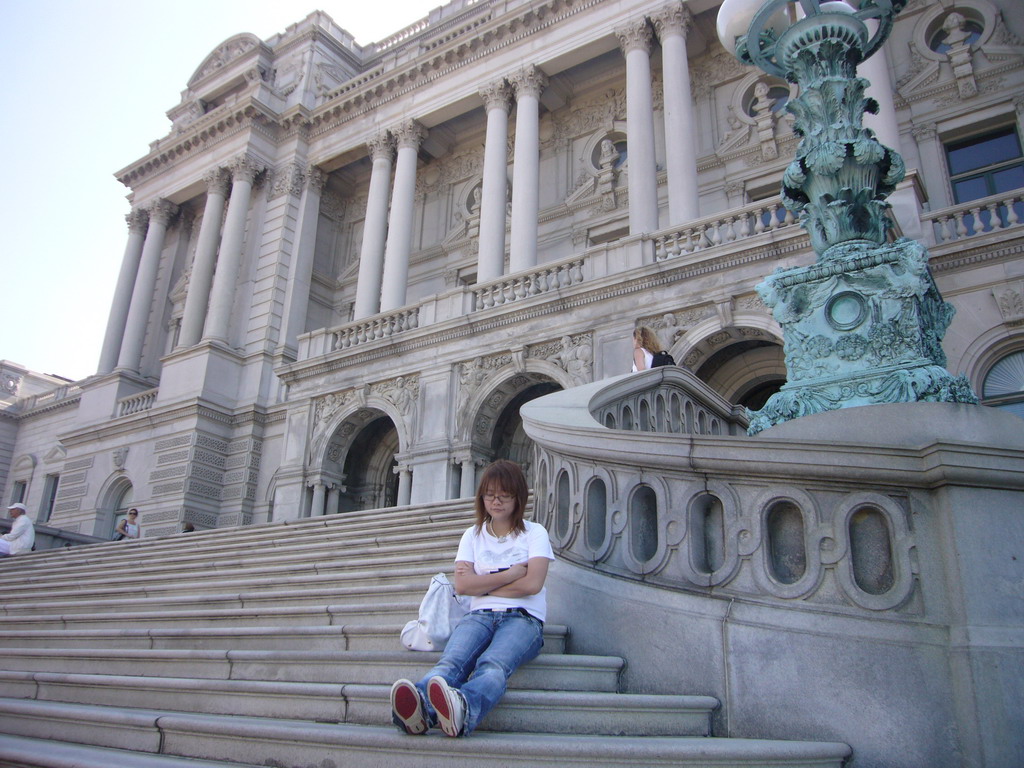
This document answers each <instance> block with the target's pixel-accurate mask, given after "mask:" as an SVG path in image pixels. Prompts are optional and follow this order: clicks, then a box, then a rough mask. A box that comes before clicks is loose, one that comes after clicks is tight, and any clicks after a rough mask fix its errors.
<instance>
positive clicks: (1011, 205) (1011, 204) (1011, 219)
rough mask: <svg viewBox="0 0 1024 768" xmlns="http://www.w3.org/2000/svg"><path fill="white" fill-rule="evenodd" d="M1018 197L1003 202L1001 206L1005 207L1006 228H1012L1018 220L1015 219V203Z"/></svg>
mask: <svg viewBox="0 0 1024 768" xmlns="http://www.w3.org/2000/svg"><path fill="white" fill-rule="evenodd" d="M1020 199H1021V198H1020V197H1010V198H1007V199H1006V200H1004V201H1003V205H1004V206H1006V226H1007V227H1012V226H1013V225H1014V224H1016V223H1017V222H1018V221H1020V219H1019V218H1018V217H1017V208H1016V205H1017V201H1018V200H1020Z"/></svg>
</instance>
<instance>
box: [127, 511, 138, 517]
mask: <svg viewBox="0 0 1024 768" xmlns="http://www.w3.org/2000/svg"><path fill="white" fill-rule="evenodd" d="M128 514H129V515H131V516H132V517H135V515H137V514H139V513H138V512H129V513H128Z"/></svg>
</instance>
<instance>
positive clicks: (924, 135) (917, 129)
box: [910, 123, 939, 141]
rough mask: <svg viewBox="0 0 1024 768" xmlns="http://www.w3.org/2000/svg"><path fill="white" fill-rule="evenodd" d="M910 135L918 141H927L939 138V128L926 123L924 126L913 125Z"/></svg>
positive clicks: (933, 124)
mask: <svg viewBox="0 0 1024 768" xmlns="http://www.w3.org/2000/svg"><path fill="white" fill-rule="evenodd" d="M910 133H911V134H912V135H913V137H914V138H915V139H917V140H918V141H922V140H925V141H928V140H934V139H937V138H938V136H939V127H938V126H937V125H936V124H935V123H926V124H924V125H915V126H914V127H913V128H912V129H911V130H910Z"/></svg>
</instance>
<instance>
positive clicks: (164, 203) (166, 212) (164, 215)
mask: <svg viewBox="0 0 1024 768" xmlns="http://www.w3.org/2000/svg"><path fill="white" fill-rule="evenodd" d="M178 210H179V209H178V206H176V205H175V204H174V203H172V202H171V201H170V200H165V199H164V198H162V197H160V198H157V199H156V200H154V201H153V202H152V203H150V204H149V220H150V221H155V222H157V223H158V224H163V225H165V226H166V225H167V224H169V223H170V221H171V219H173V218H174V217H175V215H176V214H177V213H178Z"/></svg>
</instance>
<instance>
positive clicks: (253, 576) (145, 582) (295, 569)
mask: <svg viewBox="0 0 1024 768" xmlns="http://www.w3.org/2000/svg"><path fill="white" fill-rule="evenodd" d="M452 567H453V560H452V557H451V553H447V555H446V556H445V557H444V558H440V557H439V558H438V559H437V561H435V562H425V563H421V564H417V565H411V566H393V567H391V568H388V569H387V570H386V571H381V569H379V568H366V569H355V570H346V569H343V568H329V569H324V568H323V567H322V566H321V565H320V564H318V563H310V564H305V565H303V566H298V565H282V566H276V567H273V568H248V569H238V570H236V571H234V572H224V573H222V574H217V575H218V578H216V579H213V578H210V576H209V575H208V574H204V573H203V572H202V571H198V570H197V571H193V572H191V573H189V574H181V573H174V574H153V575H150V576H147V577H140V578H135V579H132V581H131V585H130V587H127V586H126V583H125V578H124V577H123V576H109V577H108V578H106V579H93V580H91V581H79V580H76V579H74V578H73V577H68V578H66V579H64V580H62V581H58V582H54V583H53V584H50V585H48V586H46V587H45V588H43V589H36V590H32V589H31V588H30V587H26V588H25V589H24V590H21V589H19V593H18V594H14V593H12V592H9V593H8V594H5V595H4V596H3V600H4V603H3V604H4V605H5V606H11V608H12V609H13V608H14V607H15V606H19V605H25V604H26V603H27V604H31V603H34V602H37V601H41V600H49V599H76V600H77V599H88V598H89V597H96V598H101V597H114V596H124V595H126V596H131V597H134V598H143V597H149V596H161V595H168V594H172V595H181V594H193V595H202V594H216V593H219V592H225V591H228V590H239V591H241V590H245V591H253V592H255V591H265V590H271V589H291V590H293V591H300V590H303V589H305V588H306V587H307V586H309V587H314V588H329V587H332V586H337V587H339V588H344V587H357V586H360V585H362V586H365V587H366V588H372V587H373V586H383V585H386V584H416V585H417V586H418V588H419V589H421V592H422V593H425V592H426V591H427V587H428V586H429V584H430V579H431V577H433V576H434V574H436V573H448V574H451V572H452ZM421 597H422V594H421Z"/></svg>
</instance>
